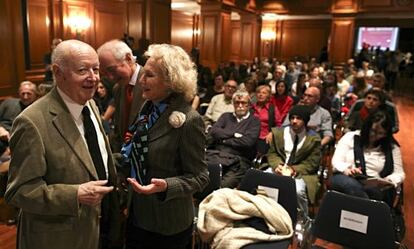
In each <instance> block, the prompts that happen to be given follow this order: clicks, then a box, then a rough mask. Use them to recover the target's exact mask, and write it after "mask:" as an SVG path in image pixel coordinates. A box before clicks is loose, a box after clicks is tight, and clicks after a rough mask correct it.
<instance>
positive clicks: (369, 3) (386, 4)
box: [361, 0, 393, 8]
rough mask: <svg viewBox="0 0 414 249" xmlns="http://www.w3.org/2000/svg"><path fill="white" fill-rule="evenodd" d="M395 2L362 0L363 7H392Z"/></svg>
mask: <svg viewBox="0 0 414 249" xmlns="http://www.w3.org/2000/svg"><path fill="white" fill-rule="evenodd" d="M392 1H393V0H362V1H361V7H362V8H365V7H379V6H380V7H391V6H392Z"/></svg>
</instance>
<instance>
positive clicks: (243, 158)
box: [206, 90, 260, 188]
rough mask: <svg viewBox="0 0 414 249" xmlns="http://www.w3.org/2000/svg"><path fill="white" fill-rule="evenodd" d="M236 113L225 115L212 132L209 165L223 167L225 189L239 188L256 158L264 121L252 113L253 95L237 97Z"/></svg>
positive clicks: (247, 94)
mask: <svg viewBox="0 0 414 249" xmlns="http://www.w3.org/2000/svg"><path fill="white" fill-rule="evenodd" d="M233 105H234V112H227V113H223V114H222V115H221V117H220V118H219V119H218V120H217V122H216V123H215V124H214V125H213V126H212V127H211V129H210V132H209V133H208V144H209V149H208V150H207V155H206V158H207V163H208V164H221V165H222V167H223V173H222V182H221V186H222V187H228V188H235V187H237V186H238V184H239V183H240V181H241V179H242V178H243V176H244V174H245V172H246V170H247V169H249V168H250V167H251V166H252V160H253V159H254V157H255V156H256V141H257V139H258V137H259V132H260V121H259V119H257V118H256V117H255V116H254V115H251V114H250V112H249V106H250V96H249V93H248V92H246V91H243V90H239V91H237V92H236V93H234V95H233Z"/></svg>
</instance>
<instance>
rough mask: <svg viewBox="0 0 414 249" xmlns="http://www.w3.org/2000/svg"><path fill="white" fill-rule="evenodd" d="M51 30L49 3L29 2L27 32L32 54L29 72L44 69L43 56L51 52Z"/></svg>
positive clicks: (40, 1) (36, 0)
mask: <svg viewBox="0 0 414 249" xmlns="http://www.w3.org/2000/svg"><path fill="white" fill-rule="evenodd" d="M51 30H52V27H51V26H50V18H49V3H48V1H47V0H32V1H27V31H28V37H29V53H30V54H29V58H30V64H29V68H28V70H34V69H44V65H43V56H44V55H45V54H46V53H48V52H49V50H50V41H51V38H50V37H51V36H50V33H51Z"/></svg>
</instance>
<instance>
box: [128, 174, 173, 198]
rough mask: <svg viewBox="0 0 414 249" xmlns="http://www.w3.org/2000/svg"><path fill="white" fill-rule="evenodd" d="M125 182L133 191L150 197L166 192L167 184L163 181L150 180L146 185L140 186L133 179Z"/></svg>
mask: <svg viewBox="0 0 414 249" xmlns="http://www.w3.org/2000/svg"><path fill="white" fill-rule="evenodd" d="M127 180H128V182H129V184H131V186H132V188H133V189H134V191H135V192H137V193H140V194H144V195H150V194H154V193H160V192H164V191H165V190H167V182H166V181H165V180H164V179H157V178H152V179H151V183H150V184H148V185H141V184H139V183H138V182H137V180H135V179H134V178H128V179H127Z"/></svg>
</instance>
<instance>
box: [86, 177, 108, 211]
mask: <svg viewBox="0 0 414 249" xmlns="http://www.w3.org/2000/svg"><path fill="white" fill-rule="evenodd" d="M107 182H108V181H107V180H99V181H90V182H86V183H83V184H81V185H79V188H78V200H79V202H80V203H82V204H85V205H89V206H96V205H98V204H99V203H100V202H101V200H102V198H103V197H104V196H105V194H107V193H109V192H111V191H112V190H113V189H114V187H112V186H111V187H107V186H105V185H106V183H107Z"/></svg>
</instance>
